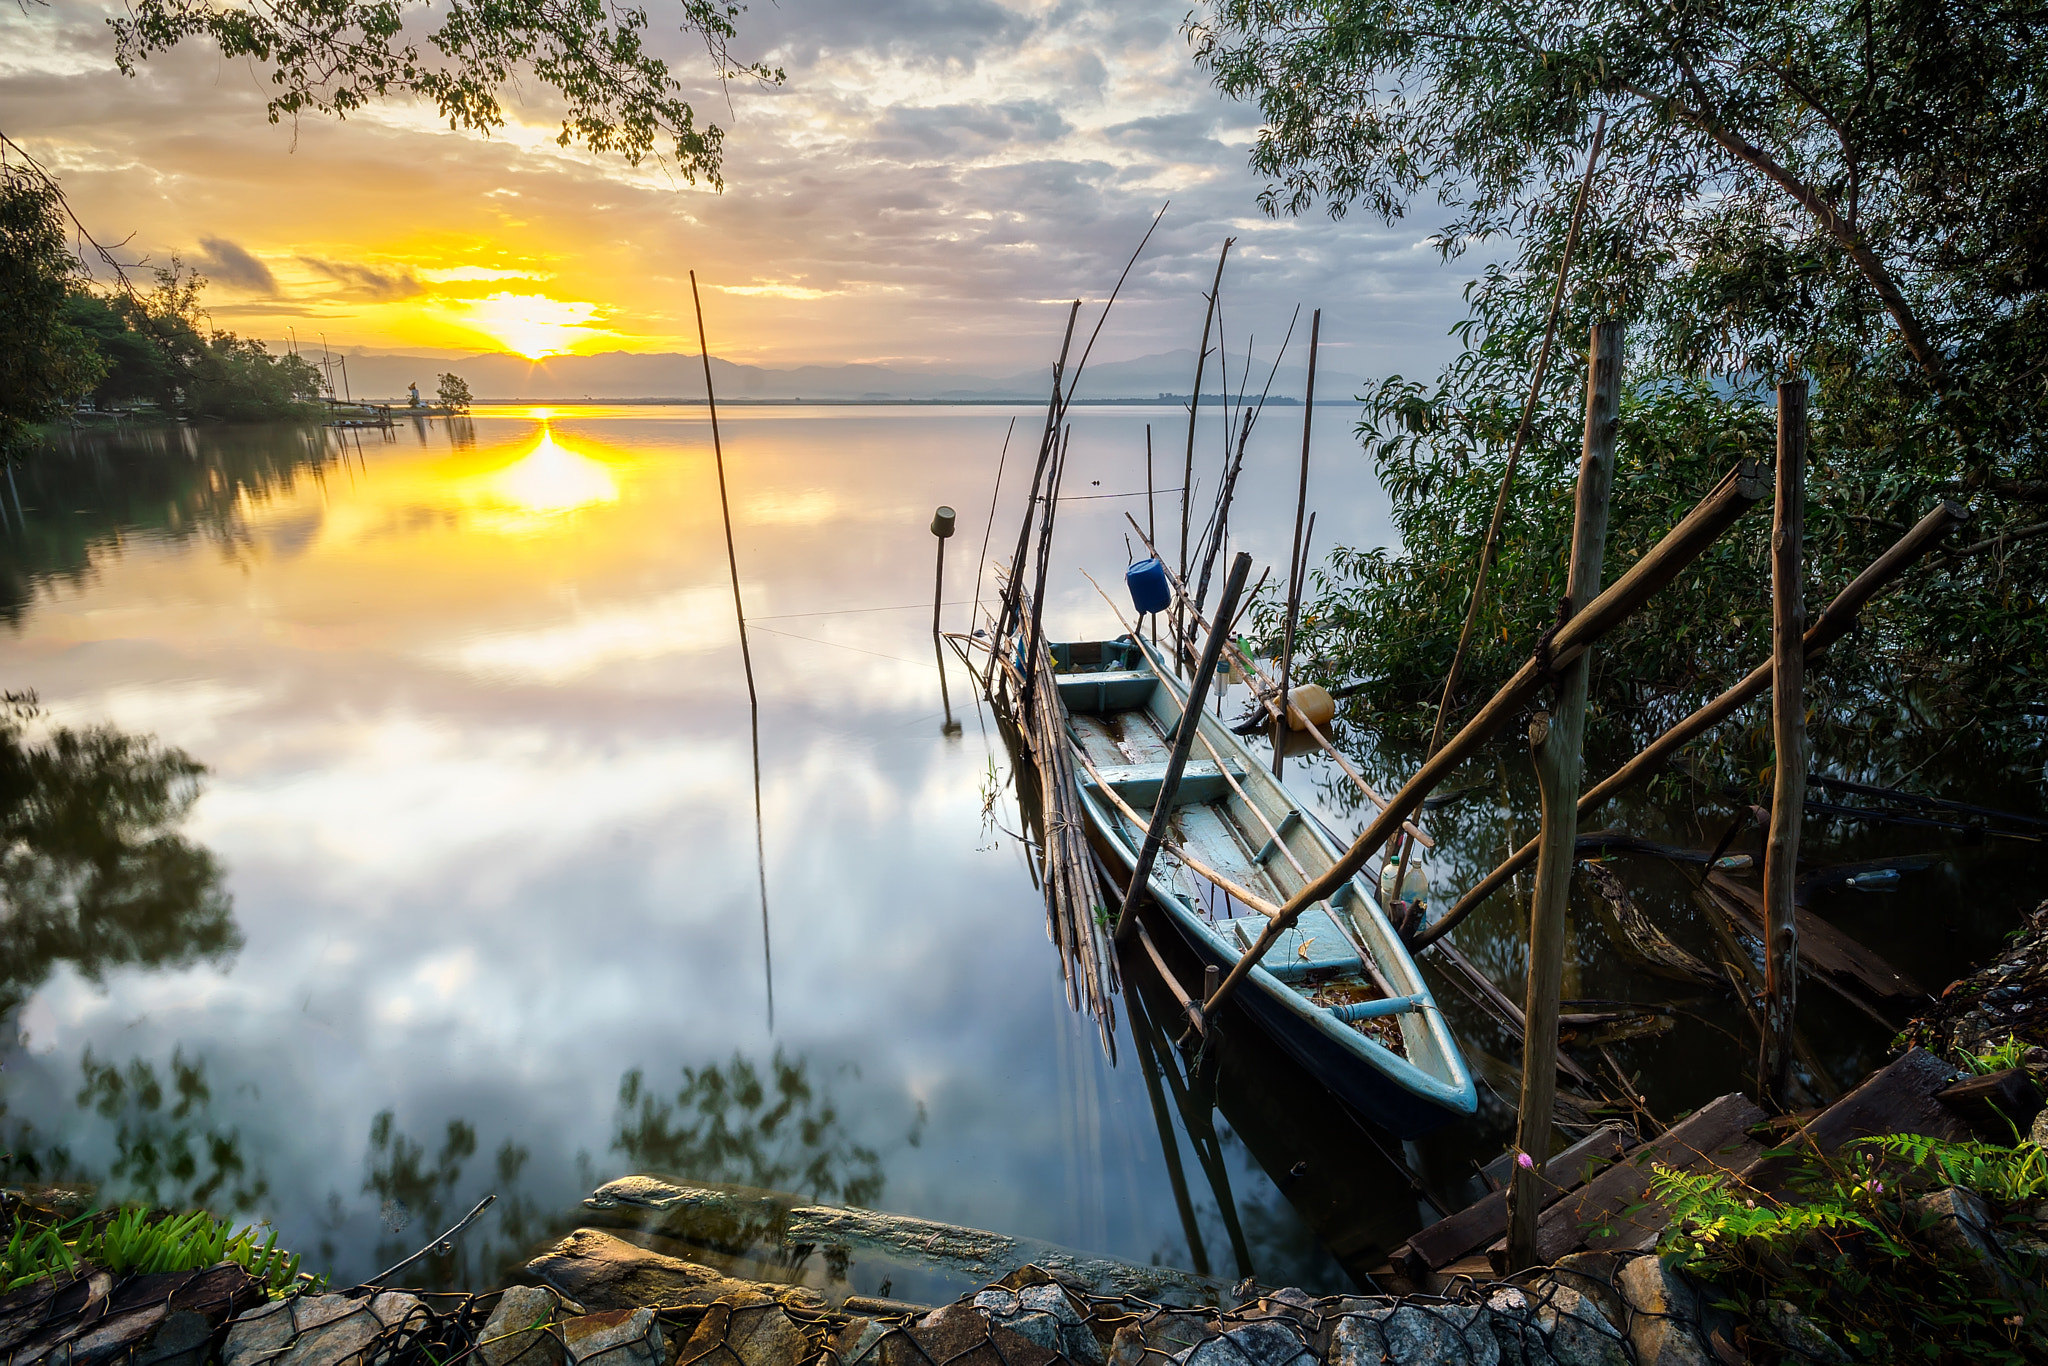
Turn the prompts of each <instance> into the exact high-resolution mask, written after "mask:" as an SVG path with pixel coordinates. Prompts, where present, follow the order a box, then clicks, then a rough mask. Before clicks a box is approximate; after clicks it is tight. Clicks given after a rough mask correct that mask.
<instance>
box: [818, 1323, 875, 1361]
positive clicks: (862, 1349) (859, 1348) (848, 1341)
mask: <svg viewBox="0 0 2048 1366" xmlns="http://www.w3.org/2000/svg"><path fill="white" fill-rule="evenodd" d="M888 1331H889V1325H888V1324H886V1323H876V1322H875V1321H874V1320H873V1319H854V1320H853V1321H852V1322H850V1323H848V1324H847V1325H846V1326H845V1327H844V1328H841V1329H840V1330H839V1331H838V1332H837V1333H834V1334H833V1335H832V1350H833V1351H834V1352H836V1353H837V1354H838V1356H839V1359H840V1360H841V1361H843V1362H845V1363H846V1366H858V1363H860V1362H862V1361H865V1360H866V1359H867V1356H868V1353H870V1352H872V1351H874V1349H875V1344H876V1343H878V1342H880V1341H881V1340H882V1335H883V1334H884V1333H886V1332H888Z"/></svg>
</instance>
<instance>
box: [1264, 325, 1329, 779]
mask: <svg viewBox="0 0 2048 1366" xmlns="http://www.w3.org/2000/svg"><path fill="white" fill-rule="evenodd" d="M1322 339H1323V310H1322V309H1320V308H1319V309H1317V310H1316V311H1315V314H1314V316H1313V317H1311V318H1310V319H1309V324H1308V397H1307V398H1306V399H1305V400H1303V403H1302V409H1301V483H1300V484H1299V485H1298V486H1297V487H1296V489H1295V491H1294V555H1293V557H1292V558H1291V559H1289V560H1288V562H1287V564H1288V574H1287V622H1286V625H1285V626H1284V627H1282V629H1281V633H1280V715H1279V717H1278V718H1277V719H1275V720H1274V722H1273V776H1274V777H1276V778H1277V777H1279V776H1280V770H1281V769H1283V768H1285V767H1286V766H1287V694H1288V690H1289V689H1290V688H1291V687H1292V686H1293V681H1294V678H1293V674H1294V619H1295V617H1297V616H1299V615H1300V613H1301V575H1302V571H1303V570H1304V569H1305V568H1306V567H1307V566H1306V565H1305V564H1304V563H1303V559H1304V557H1303V555H1302V553H1301V552H1302V544H1301V519H1302V515H1303V514H1304V513H1306V512H1307V511H1308V435H1309V424H1310V423H1311V422H1313V421H1314V420H1315V415H1316V346H1317V344H1318V343H1320V342H1321V341H1322Z"/></svg>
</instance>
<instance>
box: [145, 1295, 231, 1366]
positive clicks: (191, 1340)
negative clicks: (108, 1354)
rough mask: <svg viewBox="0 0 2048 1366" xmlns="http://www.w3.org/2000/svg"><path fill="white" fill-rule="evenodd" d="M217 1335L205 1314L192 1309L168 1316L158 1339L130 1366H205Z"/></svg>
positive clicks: (159, 1329) (150, 1341)
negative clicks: (209, 1350)
mask: <svg viewBox="0 0 2048 1366" xmlns="http://www.w3.org/2000/svg"><path fill="white" fill-rule="evenodd" d="M213 1332H214V1325H213V1324H212V1323H210V1322H208V1321H207V1317H206V1315H204V1314H200V1313H195V1312H193V1311H192V1310H189V1309H187V1310H181V1311H177V1312H173V1313H169V1314H166V1315H165V1316H164V1321H163V1324H162V1326H160V1327H159V1328H158V1329H157V1330H156V1336H155V1337H153V1338H151V1339H150V1340H149V1343H148V1345H147V1346H145V1347H144V1348H143V1349H142V1350H141V1351H139V1352H137V1353H136V1354H135V1355H134V1356H133V1357H132V1358H130V1362H129V1366H203V1363H204V1362H205V1360H206V1358H207V1355H208V1353H207V1348H209V1347H210V1346H212V1345H213Z"/></svg>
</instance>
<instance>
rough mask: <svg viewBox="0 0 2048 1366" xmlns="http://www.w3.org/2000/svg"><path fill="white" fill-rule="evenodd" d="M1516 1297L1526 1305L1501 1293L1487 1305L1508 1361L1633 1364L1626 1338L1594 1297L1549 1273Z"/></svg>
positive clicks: (1538, 1365) (1560, 1365)
mask: <svg viewBox="0 0 2048 1366" xmlns="http://www.w3.org/2000/svg"><path fill="white" fill-rule="evenodd" d="M1581 1274H1583V1273H1581ZM1514 1296H1515V1297H1516V1298H1518V1299H1521V1300H1522V1304H1520V1305H1514V1304H1513V1303H1512V1301H1511V1300H1509V1299H1508V1297H1507V1296H1506V1295H1504V1294H1501V1293H1499V1292H1496V1294H1495V1296H1494V1298H1493V1300H1489V1301H1488V1305H1487V1307H1488V1308H1489V1309H1490V1310H1492V1312H1493V1322H1494V1327H1495V1333H1494V1336H1495V1340H1496V1341H1498V1342H1499V1343H1500V1348H1501V1360H1502V1362H1503V1363H1506V1366H1552V1363H1555V1364H1556V1366H1631V1363H1630V1361H1629V1350H1628V1341H1627V1339H1626V1338H1624V1337H1623V1336H1622V1333H1621V1330H1620V1329H1618V1328H1616V1327H1615V1326H1614V1324H1613V1323H1612V1322H1611V1321H1610V1320H1609V1319H1608V1318H1607V1317H1606V1315H1604V1314H1602V1313H1601V1312H1600V1306H1599V1305H1598V1303H1596V1302H1595V1301H1594V1300H1593V1299H1592V1298H1591V1297H1590V1296H1587V1295H1585V1294H1582V1293H1581V1292H1580V1291H1578V1290H1577V1289H1575V1288H1574V1287H1572V1286H1570V1285H1568V1284H1565V1283H1564V1282H1563V1281H1559V1280H1553V1279H1551V1278H1550V1277H1549V1276H1547V1275H1544V1276H1538V1277H1536V1278H1535V1279H1534V1280H1532V1281H1531V1282H1530V1283H1529V1284H1528V1286H1527V1287H1525V1288H1523V1289H1519V1290H1515V1291H1514ZM1496 1300H1497V1301H1499V1303H1498V1305H1496V1304H1495V1302H1494V1301H1496Z"/></svg>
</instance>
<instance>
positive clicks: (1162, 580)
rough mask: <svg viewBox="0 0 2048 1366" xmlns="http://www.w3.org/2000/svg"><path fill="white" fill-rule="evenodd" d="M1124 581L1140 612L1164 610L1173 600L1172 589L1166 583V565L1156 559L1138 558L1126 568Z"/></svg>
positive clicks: (1132, 600)
mask: <svg viewBox="0 0 2048 1366" xmlns="http://www.w3.org/2000/svg"><path fill="white" fill-rule="evenodd" d="M1124 583H1125V585H1126V586H1128V587H1129V588H1130V590H1131V602H1132V604H1133V605H1134V606H1135V607H1137V609H1138V610H1139V611H1140V612H1164V611H1165V610H1166V609H1167V606H1168V605H1169V604H1170V603H1172V601H1173V590H1172V589H1170V588H1168V587H1167V584H1166V566H1165V565H1163V564H1161V563H1159V561H1157V560H1140V561H1138V562H1137V563H1136V564H1134V565H1132V566H1131V567H1130V568H1129V569H1126V570H1125V571H1124Z"/></svg>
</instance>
